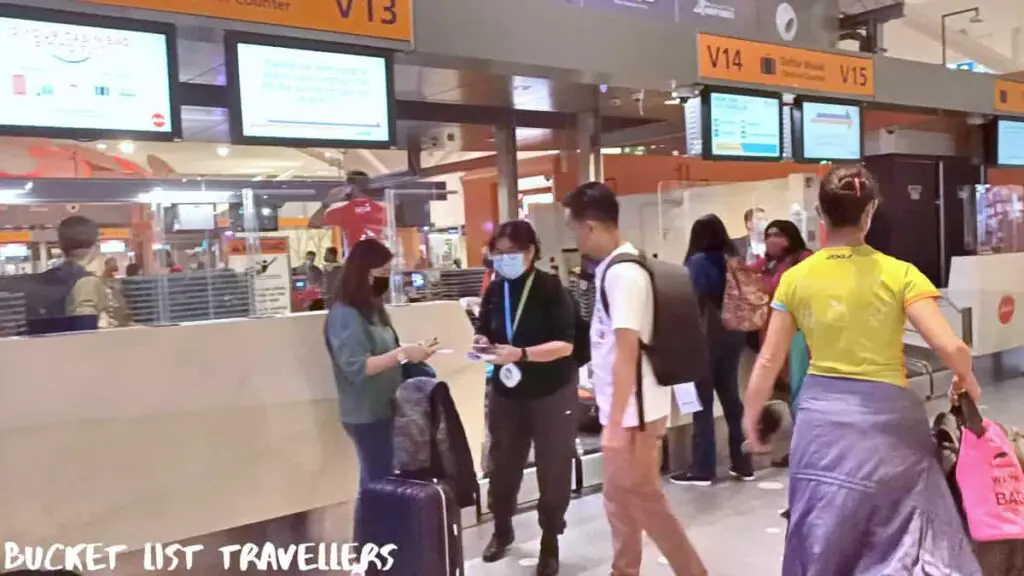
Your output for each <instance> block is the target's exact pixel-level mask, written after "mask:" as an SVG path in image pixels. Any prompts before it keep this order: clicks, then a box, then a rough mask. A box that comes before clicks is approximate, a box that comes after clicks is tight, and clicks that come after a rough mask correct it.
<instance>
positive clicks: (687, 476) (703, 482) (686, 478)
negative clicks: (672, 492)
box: [668, 472, 715, 486]
mask: <svg viewBox="0 0 1024 576" xmlns="http://www.w3.org/2000/svg"><path fill="white" fill-rule="evenodd" d="M668 481H669V482H671V483H673V484H679V485H680V486H711V484H713V483H714V481H715V478H714V477H713V476H704V475H699V474H694V473H692V472H680V473H678V474H673V475H671V476H669V477H668Z"/></svg>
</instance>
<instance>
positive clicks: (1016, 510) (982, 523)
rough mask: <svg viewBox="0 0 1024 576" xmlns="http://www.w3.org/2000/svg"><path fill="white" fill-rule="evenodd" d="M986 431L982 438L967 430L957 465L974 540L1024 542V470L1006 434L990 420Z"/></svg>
mask: <svg viewBox="0 0 1024 576" xmlns="http://www.w3.org/2000/svg"><path fill="white" fill-rule="evenodd" d="M984 429H985V432H984V434H982V435H981V436H978V435H976V434H974V433H973V432H971V431H970V430H967V429H966V428H965V429H964V430H963V436H962V437H961V439H960V457H959V459H958V461H957V465H956V482H957V485H959V486H960V493H961V496H962V499H963V506H964V512H965V513H966V514H967V527H968V529H969V531H970V533H971V538H973V539H974V540H976V541H978V542H992V541H996V540H1018V539H1024V470H1021V467H1020V462H1019V461H1018V460H1017V454H1016V452H1015V451H1014V449H1013V444H1012V443H1011V442H1010V439H1009V438H1007V437H1006V433H1004V432H1003V430H1002V429H1001V428H1000V427H999V426H997V425H996V424H995V423H993V422H991V421H989V420H985V421H984Z"/></svg>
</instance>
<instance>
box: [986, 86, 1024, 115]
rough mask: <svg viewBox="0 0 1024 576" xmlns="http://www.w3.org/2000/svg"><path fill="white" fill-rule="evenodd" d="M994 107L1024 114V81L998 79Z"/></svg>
mask: <svg viewBox="0 0 1024 576" xmlns="http://www.w3.org/2000/svg"><path fill="white" fill-rule="evenodd" d="M992 107H993V108H995V109H996V110H997V111H999V112H1009V113H1011V114H1024V82H1014V81H1011V80H996V82H995V102H993V103H992Z"/></svg>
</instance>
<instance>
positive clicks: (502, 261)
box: [494, 254, 526, 280]
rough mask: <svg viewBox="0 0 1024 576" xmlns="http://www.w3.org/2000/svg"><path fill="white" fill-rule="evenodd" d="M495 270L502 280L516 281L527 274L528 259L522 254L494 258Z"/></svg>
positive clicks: (502, 255)
mask: <svg viewBox="0 0 1024 576" xmlns="http://www.w3.org/2000/svg"><path fill="white" fill-rule="evenodd" d="M494 269H495V270H496V271H497V272H498V274H501V277H502V278H505V279H507V280H515V279H516V278H519V277H520V276H522V275H523V273H524V272H526V257H525V256H523V255H522V254H501V255H498V256H494Z"/></svg>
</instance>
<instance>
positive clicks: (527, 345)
mask: <svg viewBox="0 0 1024 576" xmlns="http://www.w3.org/2000/svg"><path fill="white" fill-rule="evenodd" d="M488 249H489V254H490V256H491V258H492V259H493V262H494V270H495V271H496V272H497V273H498V275H499V278H498V279H496V280H495V281H494V282H492V283H491V284H490V285H489V286H488V287H487V290H486V291H485V293H484V296H483V299H482V302H481V305H480V327H479V329H478V332H477V336H476V339H475V344H476V346H477V349H478V350H479V351H481V352H483V353H486V354H491V355H493V357H494V358H493V360H492V363H493V364H494V370H493V372H492V374H491V377H490V378H489V379H488V386H490V392H491V397H490V403H489V406H488V413H487V422H488V423H487V427H488V430H489V432H490V436H491V444H490V450H489V451H490V454H489V456H490V462H491V470H490V485H489V494H488V499H489V501H490V509H491V512H492V513H493V514H494V524H495V526H494V536H493V537H492V538H491V541H490V542H489V543H488V545H487V547H486V549H485V550H484V553H483V560H484V562H497V561H498V560H501V559H502V558H504V557H505V555H506V554H507V553H508V548H509V546H510V545H511V544H512V542H513V540H514V539H515V535H514V534H513V531H512V515H513V514H514V513H515V510H516V501H517V499H518V494H519V486H520V484H521V483H522V479H523V469H524V468H525V467H526V464H527V459H528V458H529V452H530V445H531V444H532V445H533V447H534V463H535V465H536V467H537V481H538V483H539V485H540V502H539V503H538V505H537V514H538V516H539V521H540V527H541V530H542V532H543V536H542V538H541V546H540V560H539V562H538V564H537V574H538V575H541V576H551V575H554V574H557V573H558V568H559V563H558V536H559V535H560V534H561V533H562V531H563V530H564V529H565V511H566V509H567V508H568V507H569V499H570V496H571V483H572V467H573V456H574V453H575V450H576V423H577V418H576V407H577V404H578V397H577V390H576V382H577V372H576V370H577V368H576V363H575V362H574V361H573V359H572V351H573V344H572V342H573V337H574V334H575V312H574V308H573V304H572V301H571V300H570V298H569V293H568V291H566V289H565V288H564V287H563V286H562V283H561V281H560V280H559V279H558V277H557V276H554V275H552V274H548V273H547V272H544V271H541V270H537V269H536V267H535V266H534V264H535V263H536V262H537V260H539V259H540V245H539V243H538V241H537V234H536V232H535V231H534V230H533V226H531V225H530V223H529V222H526V221H522V220H517V221H514V222H506V223H504V224H502V225H501V226H499V227H498V229H497V231H495V233H494V237H493V238H491V241H490V244H489V245H488Z"/></svg>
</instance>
